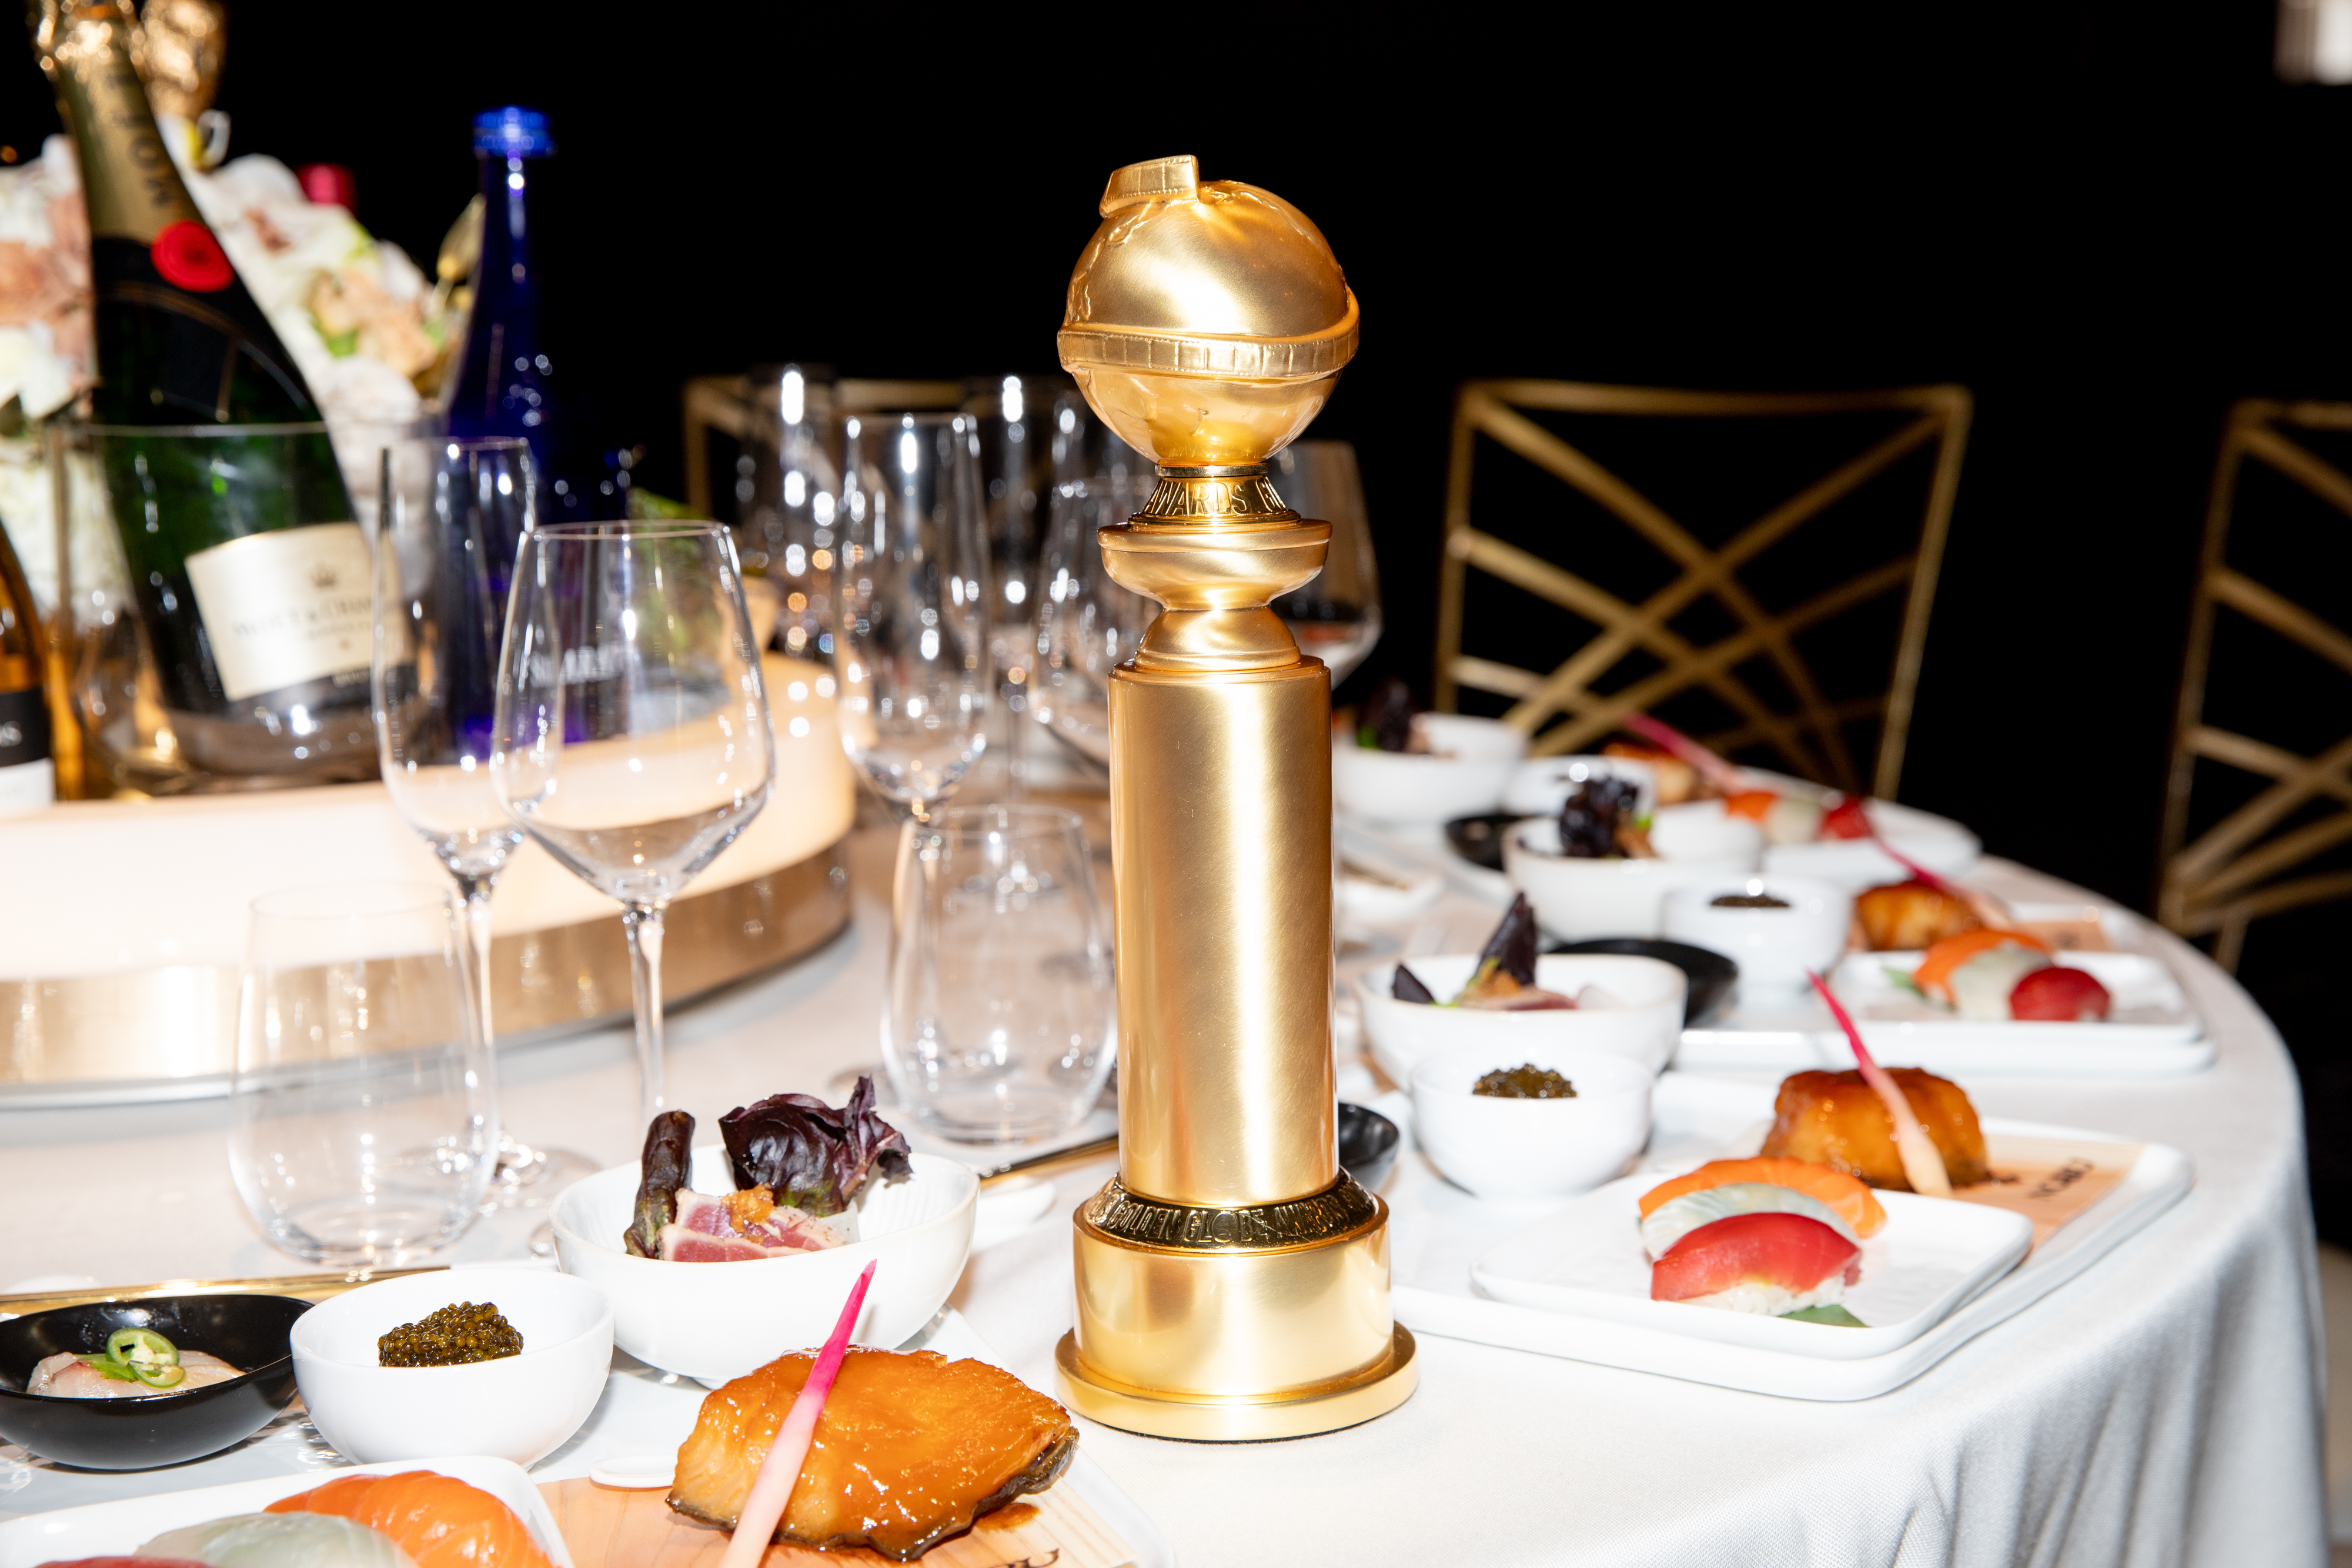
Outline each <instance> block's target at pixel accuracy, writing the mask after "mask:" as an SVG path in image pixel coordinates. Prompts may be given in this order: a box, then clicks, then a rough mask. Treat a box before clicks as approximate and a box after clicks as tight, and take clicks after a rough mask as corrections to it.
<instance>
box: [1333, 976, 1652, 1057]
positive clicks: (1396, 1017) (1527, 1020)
mask: <svg viewBox="0 0 2352 1568" xmlns="http://www.w3.org/2000/svg"><path fill="white" fill-rule="evenodd" d="M1404 964H1405V967H1406V968H1408V969H1411V970H1412V972H1413V974H1414V976H1415V977H1418V978H1419V979H1420V981H1421V983H1422V984H1423V985H1424V986H1427V987H1428V988H1429V989H1430V992H1431V994H1432V995H1433V996H1435V997H1437V998H1439V1000H1441V1001H1442V1000H1444V998H1448V997H1451V996H1452V995H1454V992H1456V991H1458V990H1460V989H1461V988H1463V987H1464V986H1465V985H1466V984H1468V983H1469V979H1470V977H1471V975H1472V974H1474V973H1475V972H1476V970H1477V967H1478V956H1477V955H1476V954H1475V953H1448V954H1441V955H1438V956H1434V957H1425V958H1407V959H1406V960H1405V961H1404ZM1395 982H1396V967H1395V966H1394V965H1392V964H1383V965H1381V966H1380V967H1378V968H1375V969H1372V970H1370V972H1369V973H1367V974H1364V975H1362V976H1360V977H1358V978H1357V981H1356V993H1357V997H1358V999H1359V1000H1360V1001H1361V1002H1362V1004H1363V1009H1364V1036H1365V1038H1366V1039H1367V1040H1370V1042H1371V1047H1372V1060H1374V1061H1378V1062H1379V1063H1380V1064H1381V1071H1383V1072H1385V1073H1387V1074H1388V1075H1389V1078H1390V1081H1391V1082H1395V1083H1398V1084H1401V1085H1402V1084H1406V1083H1410V1082H1412V1071H1413V1069H1414V1068H1415V1067H1416V1066H1417V1065H1419V1064H1420V1062H1421V1061H1423V1059H1424V1058H1426V1057H1430V1056H1434V1055H1437V1054H1440V1053H1442V1052H1444V1051H1462V1050H1479V1051H1499V1052H1502V1053H1504V1054H1508V1053H1509V1052H1511V1051H1524V1050H1534V1049H1536V1048H1538V1047H1541V1048H1544V1049H1547V1050H1549V1049H1551V1048H1553V1047H1562V1048H1565V1047H1577V1048H1581V1049H1585V1050H1591V1051H1605V1052H1607V1053H1608V1054H1610V1055H1612V1056H1622V1057H1623V1058H1624V1059H1625V1060H1627V1061H1636V1062H1639V1063H1641V1064H1642V1066H1643V1067H1644V1068H1646V1069H1648V1070H1649V1071H1652V1072H1662V1071H1665V1066H1666V1063H1667V1061H1670V1060H1671V1059H1672V1058H1673V1056H1674V1054H1675V1043H1676V1042H1677V1041H1678V1040H1681V1038H1682V1028H1683V1001H1684V998H1685V994H1686V993H1687V992H1688V990H1689V988H1690V979H1689V977H1687V976H1685V974H1684V973H1683V972H1682V971H1681V970H1680V969H1677V968H1675V967H1674V966H1673V965H1672V964H1668V963H1663V962H1661V961H1660V960H1658V959H1656V958H1641V957H1634V956H1630V955H1628V956H1618V955H1616V954H1609V953H1551V954H1547V955H1545V956H1543V957H1540V958H1538V959H1537V960H1536V984H1537V985H1538V986H1540V987H1542V988H1544V989H1545V990H1547V991H1558V992H1559V994H1560V995H1562V996H1566V997H1573V996H1575V995H1576V994H1577V993H1578V992H1580V991H1581V990H1582V989H1584V988H1585V987H1587V986H1598V987H1600V988H1601V989H1602V990H1604V991H1606V992H1608V993H1609V994H1610V996H1611V997H1612V998H1615V999H1616V1000H1617V1001H1618V1002H1619V1003H1621V1004H1622V1005H1621V1006H1618V1007H1613V1008H1591V1009H1586V1008H1561V1009H1546V1010H1544V1011H1541V1012H1524V1013H1505V1012H1488V1011H1486V1009H1483V1008H1445V1007H1433V1006H1431V1005H1430V1004H1429V1003H1427V1002H1401V1001H1398V1000H1397V999H1396V998H1395V997H1394V996H1392V995H1391V994H1390V990H1391V987H1392V986H1393V985H1394V984H1395Z"/></svg>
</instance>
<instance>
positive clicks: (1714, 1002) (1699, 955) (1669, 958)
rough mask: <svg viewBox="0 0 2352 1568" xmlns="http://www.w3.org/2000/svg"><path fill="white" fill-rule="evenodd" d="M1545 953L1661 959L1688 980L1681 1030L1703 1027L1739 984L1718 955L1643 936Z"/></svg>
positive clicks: (1734, 969) (1733, 968)
mask: <svg viewBox="0 0 2352 1568" xmlns="http://www.w3.org/2000/svg"><path fill="white" fill-rule="evenodd" d="M1544 951H1545V952H1547V953H1615V954H1622V955H1626V956H1632V957H1636V958H1664V960H1665V961H1666V962H1667V963H1669V964H1672V965H1673V966H1674V967H1675V968H1677V969H1680V970H1681V971H1682V972H1683V973H1684V974H1685V975H1687V976H1689V977H1690V989H1689V991H1688V993H1687V994H1686V995H1685V998H1684V1000H1683V1027H1684V1028H1685V1029H1688V1028H1690V1027H1691V1026H1692V1025H1694V1024H1697V1023H1704V1022H1705V1021H1706V1017H1707V1015H1708V1014H1710V1013H1712V1012H1714V1011H1715V1009H1717V1008H1719V1007H1721V1006H1722V1005H1723V1003H1724V1001H1725V999H1726V998H1728V997H1729V996H1730V995H1731V988H1732V987H1734V986H1736V985H1738V983H1739V966H1738V964H1736V963H1734V962H1732V961H1731V960H1730V959H1729V958H1727V957H1725V956H1723V955H1722V954H1720V953H1716V952H1711V951H1709V950H1708V949H1706V948H1705V947H1694V946H1691V945H1690V944H1689V943H1687V942H1659V941H1655V940H1654V939H1652V938H1650V937H1646V936H1596V937H1594V938H1593V939H1592V940H1591V941H1590V942H1570V943H1565V944H1563V945H1561V946H1557V947H1547V948H1545V949H1544Z"/></svg>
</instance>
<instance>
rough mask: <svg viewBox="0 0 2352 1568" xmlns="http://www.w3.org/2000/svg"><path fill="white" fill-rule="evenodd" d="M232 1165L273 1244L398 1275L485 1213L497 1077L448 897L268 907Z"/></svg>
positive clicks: (258, 928)
mask: <svg viewBox="0 0 2352 1568" xmlns="http://www.w3.org/2000/svg"><path fill="white" fill-rule="evenodd" d="M230 1101H231V1114H230V1131H229V1145H228V1148H229V1168H230V1171H231V1173H232V1174H233V1175H234V1176H235V1177H236V1189H237V1192H238V1193H239V1195H240V1196H242V1197H244V1199H245V1204H246V1207H247V1208H248V1209H250V1210H251V1211H252V1213H253V1217H254V1218H255V1219H256V1220H257V1221H259V1222H260V1225H261V1228H262V1229H263V1231H265V1232H266V1233H267V1234H268V1237H269V1239H270V1240H271V1242H273V1243H274V1244H276V1245H277V1246H278V1247H281V1248H283V1249H286V1250H287V1251H289V1252H291V1253H293V1254H294V1255H295V1256H296V1257H298V1258H302V1259H305V1260H309V1261H310V1262H313V1263H337V1264H342V1265H345V1266H347V1267H348V1266H362V1267H391V1266H394V1265H397V1264H399V1263H402V1262H404V1261H407V1260H411V1259H415V1258H418V1257H422V1256H424V1255H425V1254H426V1253H428V1252H431V1251H433V1250H435V1249H436V1248H441V1247H446V1246H447V1245H448V1244H449V1243H450V1242H452V1241H455V1240H457V1238H458V1237H459V1236H461V1235H463V1234H464V1233H465V1230H466V1228H467V1226H468V1225H470V1224H472V1223H473V1221H474V1218H475V1217H476V1216H477V1215H478V1214H479V1213H480V1211H481V1206H482V1194H483V1191H484V1189H485V1188H486V1187H487V1186H488V1183H489V1181H490V1179H491V1172H492V1168H493V1166H494V1165H495V1163H496V1159H497V1151H498V1142H499V1109H498V1089H497V1082H496V1080H495V1078H494V1077H493V1076H492V1074H491V1071H490V1061H489V1051H488V1048H487V1047H486V1046H485V1045H484V1043H483V1040H482V1036H481V1030H480V1029H479V1028H478V1025H477V1021H476V1019H475V1015H474V993H473V988H472V987H471V986H470V985H469V984H468V983H467V974H466V960H465V934H464V929H463V923H462V922H461V921H460V919H459V917H458V915H457V908H456V906H455V904H454V903H453V902H452V900H451V899H450V897H449V894H448V892H447V890H446V889H444V888H438V887H434V886H431V885H429V884H425V883H344V884H339V885H336V886H331V887H311V888H298V889H295V890H293V891H290V892H287V893H278V894H268V896H266V897H263V898H259V899H257V900H255V901H254V904H253V924H252V927H251V931H250V933H249V935H248V936H247V942H246V959H245V974H244V981H243V986H242V988H241V990H240V993H239V997H238V1002H237V1032H236V1077H235V1079H234V1081H233V1088H232V1091H231V1095H230Z"/></svg>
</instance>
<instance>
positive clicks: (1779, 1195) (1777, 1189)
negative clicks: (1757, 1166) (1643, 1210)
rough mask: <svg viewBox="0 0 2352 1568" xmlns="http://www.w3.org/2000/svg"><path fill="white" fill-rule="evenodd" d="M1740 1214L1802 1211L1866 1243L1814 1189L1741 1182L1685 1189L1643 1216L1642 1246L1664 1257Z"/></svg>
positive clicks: (1841, 1233) (1839, 1232)
mask: <svg viewBox="0 0 2352 1568" xmlns="http://www.w3.org/2000/svg"><path fill="white" fill-rule="evenodd" d="M1735 1214H1801V1215H1803V1216H1804V1217H1805V1218H1807V1219H1817V1220H1819V1221H1821V1222H1822V1224H1823V1225H1826V1226H1828V1227H1829V1228H1831V1229H1832V1230H1834V1231H1836V1232H1837V1233H1838V1234H1839V1235H1840V1236H1843V1237H1844V1238H1845V1239H1847V1240H1848V1241H1852V1242H1855V1243H1856V1244H1857V1245H1858V1244H1859V1243H1860V1241H1861V1238H1859V1237H1857V1236H1856V1235H1854V1233H1853V1227H1852V1226H1850V1225H1848V1224H1847V1223H1846V1222H1845V1221H1844V1219H1843V1218H1840V1216H1839V1215H1838V1212H1837V1210H1835V1209H1833V1208H1832V1207H1830V1206H1829V1205H1828V1204H1826V1203H1823V1202H1822V1200H1821V1199H1820V1198H1818V1197H1812V1196H1811V1194H1809V1193H1801V1192H1799V1191H1797V1190H1796V1189H1795V1188H1794V1187H1787V1186H1774V1185H1773V1184H1771V1183H1770V1182H1762V1181H1736V1182H1729V1183H1727V1184H1726V1185H1724V1186H1711V1187H1707V1188H1706V1189H1705V1190H1703V1191H1700V1192H1689V1193H1685V1194H1684V1195H1683V1196H1682V1197H1677V1198H1675V1199H1673V1200H1672V1201H1671V1202H1667V1203H1662V1204H1660V1205H1659V1206H1658V1207H1655V1208H1654V1209H1652V1210H1651V1211H1650V1212H1649V1213H1648V1214H1647V1215H1646V1216H1644V1217H1643V1220H1642V1249H1643V1251H1645V1252H1647V1253H1649V1255H1650V1256H1651V1257H1652V1258H1653V1259H1656V1258H1663V1257H1664V1256H1665V1255H1666V1254H1667V1253H1668V1252H1671V1251H1673V1250H1674V1247H1675V1242H1677V1241H1680V1240H1681V1239H1683V1238H1684V1237H1685V1236H1688V1235H1689V1234H1690V1233H1691V1232H1692V1231H1694V1230H1697V1229H1700V1228H1703V1227H1705V1226H1709V1225H1712V1224H1714V1223H1715V1222H1716V1221H1717V1220H1718V1219H1728V1218H1731V1217H1732V1216H1733V1215H1735Z"/></svg>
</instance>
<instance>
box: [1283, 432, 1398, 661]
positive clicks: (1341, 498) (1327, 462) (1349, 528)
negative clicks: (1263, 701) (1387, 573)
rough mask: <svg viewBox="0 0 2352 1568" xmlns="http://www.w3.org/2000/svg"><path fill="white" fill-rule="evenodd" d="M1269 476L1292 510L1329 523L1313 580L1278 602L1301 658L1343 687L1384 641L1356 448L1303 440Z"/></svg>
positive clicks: (1378, 584)
mask: <svg viewBox="0 0 2352 1568" xmlns="http://www.w3.org/2000/svg"><path fill="white" fill-rule="evenodd" d="M1268 477H1270V478H1271V479H1273V481H1274V487H1275V489H1276V492H1277V493H1279V494H1280V495H1281V497H1282V498H1283V500H1284V501H1285V502H1286V504H1288V506H1289V507H1291V509H1292V510H1294V511H1296V512H1297V513H1298V515H1299V516H1300V517H1312V518H1314V519H1316V520H1317V521H1318V522H1326V523H1328V524H1330V525H1331V549H1330V551H1329V553H1328V555H1326V556H1325V557H1324V560H1323V570H1321V571H1320V572H1318V573H1317V574H1316V577H1315V580H1314V581H1312V582H1310V583H1308V584H1307V586H1306V587H1304V588H1301V589H1299V590H1297V591H1295V592H1291V593H1286V594H1284V595H1283V596H1282V597H1281V598H1279V599H1277V600H1276V601H1274V609H1275V612H1276V614H1278V615H1280V616H1281V617H1282V619H1283V620H1284V622H1286V623H1287V624H1288V625H1289V627H1290V631H1291V634H1292V635H1293V636H1295V637H1297V639H1298V646H1299V649H1300V651H1301V652H1303V653H1312V654H1314V655H1315V656H1316V657H1317V658H1318V659H1320V660H1322V661H1323V662H1324V663H1325V664H1328V665H1329V666H1330V668H1331V684H1332V685H1335V686H1336V685H1339V683H1340V682H1341V681H1344V680H1346V679H1347V678H1348V675H1349V672H1351V671H1352V670H1354V669H1355V667H1356V666H1357V665H1359V664H1362V663H1363V662H1364V659H1365V656H1366V655H1367V654H1369V653H1371V651H1372V647H1373V644H1375V643H1378V642H1379V641H1380V640H1381V578H1380V570H1379V568H1378V567H1377V565H1376V564H1375V563H1374V561H1373V559H1372V530H1371V524H1370V520H1369V519H1368V518H1367V517H1366V516H1365V514H1364V480H1363V476H1362V475H1361V474H1360V472H1359V471H1358V470H1357V467H1356V449H1355V448H1354V447H1353V446H1351V445H1349V444H1348V443H1346V442H1344V441H1300V442H1295V443H1293V444H1290V445H1289V446H1286V447H1285V448H1283V450H1282V451H1280V452H1278V453H1276V455H1275V458H1274V462H1273V464H1272V465H1271V473H1270V474H1269V475H1268Z"/></svg>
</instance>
